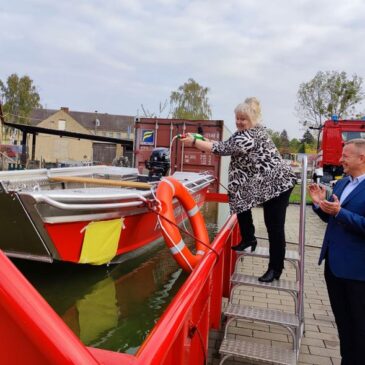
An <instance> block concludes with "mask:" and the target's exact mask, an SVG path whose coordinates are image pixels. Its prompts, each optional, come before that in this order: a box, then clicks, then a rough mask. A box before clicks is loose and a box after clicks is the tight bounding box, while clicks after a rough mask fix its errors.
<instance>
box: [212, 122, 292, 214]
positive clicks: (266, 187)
mask: <svg viewBox="0 0 365 365" xmlns="http://www.w3.org/2000/svg"><path fill="white" fill-rule="evenodd" d="M212 152H213V153H215V154H217V155H221V156H231V162H230V165H229V170H228V181H229V182H228V196H229V205H230V210H231V213H241V212H244V211H246V210H249V209H251V208H252V207H255V206H257V205H259V204H262V203H264V202H266V201H268V200H270V199H272V198H274V197H277V196H279V195H280V194H281V193H283V192H284V191H287V190H289V189H290V188H292V187H293V186H294V185H295V183H296V177H295V174H294V172H293V171H292V169H291V168H290V166H289V165H288V164H287V163H286V162H284V161H283V160H282V158H281V156H280V154H279V151H278V150H277V149H276V147H275V145H274V143H273V142H272V140H271V139H270V137H269V135H268V134H267V132H266V128H265V127H263V126H256V127H254V128H250V129H247V130H244V131H237V132H235V133H234V134H233V135H232V136H231V137H230V138H229V139H228V140H227V141H224V142H213V147H212Z"/></svg>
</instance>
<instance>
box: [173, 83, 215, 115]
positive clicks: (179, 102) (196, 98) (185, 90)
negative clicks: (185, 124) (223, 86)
mask: <svg viewBox="0 0 365 365" xmlns="http://www.w3.org/2000/svg"><path fill="white" fill-rule="evenodd" d="M208 92H209V88H207V87H203V86H201V85H199V84H198V83H197V82H195V81H194V80H193V79H189V80H188V82H186V83H184V85H182V86H180V87H179V88H178V90H177V91H173V92H172V93H171V95H170V105H171V112H172V117H173V118H177V119H193V120H198V119H210V118H211V117H212V111H211V109H210V105H209V101H208V97H207V94H208Z"/></svg>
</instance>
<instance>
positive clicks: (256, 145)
mask: <svg viewBox="0 0 365 365" xmlns="http://www.w3.org/2000/svg"><path fill="white" fill-rule="evenodd" d="M234 112H235V116H236V127H237V131H236V132H235V133H234V134H233V135H232V136H231V137H230V138H229V139H228V140H227V141H224V142H214V141H203V140H199V139H194V136H193V135H192V134H188V135H187V137H186V138H184V139H182V142H184V143H187V144H188V145H191V146H194V147H196V148H198V149H199V150H202V151H207V152H208V151H209V152H213V153H215V154H218V155H221V156H227V155H229V156H231V162H230V165H229V171H228V180H229V182H228V196H229V205H230V210H231V213H232V214H233V213H236V214H237V219H238V224H239V227H240V232H241V237H242V240H241V242H240V243H239V244H238V245H237V246H233V247H232V249H233V250H235V251H242V250H244V249H246V248H248V247H251V251H254V250H255V249H256V245H257V240H256V237H255V227H254V225H253V221H252V214H251V208H253V207H255V206H257V205H259V204H262V205H263V210H264V220H265V225H266V228H267V232H268V237H269V244H270V261H269V265H268V269H267V271H266V272H265V274H263V275H262V276H261V277H259V280H260V281H262V282H272V281H273V280H274V279H279V278H280V275H281V273H282V271H283V268H284V257H285V247H286V242H285V231H284V225H285V215H286V209H287V206H288V203H289V196H290V193H291V191H292V189H293V187H294V185H295V183H296V178H295V174H294V172H293V171H292V170H291V168H290V166H288V165H287V164H286V163H285V162H284V161H283V160H282V158H281V156H280V153H279V152H278V150H277V149H276V147H275V145H274V143H273V142H272V140H271V139H270V137H269V135H268V134H267V132H266V128H265V127H264V126H262V124H261V107H260V102H259V100H258V99H257V98H255V97H251V98H247V99H246V100H245V101H244V102H243V103H240V104H238V105H237V107H236V108H235V110H234Z"/></svg>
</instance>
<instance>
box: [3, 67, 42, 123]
mask: <svg viewBox="0 0 365 365" xmlns="http://www.w3.org/2000/svg"><path fill="white" fill-rule="evenodd" d="M0 92H1V99H2V103H3V111H4V113H8V114H9V115H10V119H11V120H12V121H13V122H17V123H24V124H28V123H29V119H28V118H29V115H30V113H31V111H32V110H33V109H34V108H41V107H42V105H41V104H40V97H39V94H38V92H37V89H36V87H35V86H34V85H33V80H32V79H31V78H30V77H29V76H27V75H25V76H23V77H21V78H19V76H18V75H17V74H12V75H10V76H9V77H8V79H7V81H6V84H4V83H3V82H2V81H1V80H0Z"/></svg>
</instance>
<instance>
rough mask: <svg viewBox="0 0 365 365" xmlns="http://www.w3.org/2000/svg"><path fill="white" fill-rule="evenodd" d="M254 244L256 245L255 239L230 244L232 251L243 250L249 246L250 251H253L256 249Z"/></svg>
mask: <svg viewBox="0 0 365 365" xmlns="http://www.w3.org/2000/svg"><path fill="white" fill-rule="evenodd" d="M256 246H257V240H256V239H254V240H252V241H248V242H244V241H241V242H240V243H239V244H238V245H236V246H232V247H231V248H232V250H234V251H243V250H244V249H246V248H247V247H251V252H253V251H255V250H256Z"/></svg>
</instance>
